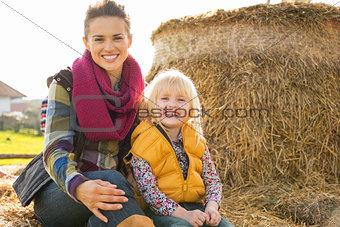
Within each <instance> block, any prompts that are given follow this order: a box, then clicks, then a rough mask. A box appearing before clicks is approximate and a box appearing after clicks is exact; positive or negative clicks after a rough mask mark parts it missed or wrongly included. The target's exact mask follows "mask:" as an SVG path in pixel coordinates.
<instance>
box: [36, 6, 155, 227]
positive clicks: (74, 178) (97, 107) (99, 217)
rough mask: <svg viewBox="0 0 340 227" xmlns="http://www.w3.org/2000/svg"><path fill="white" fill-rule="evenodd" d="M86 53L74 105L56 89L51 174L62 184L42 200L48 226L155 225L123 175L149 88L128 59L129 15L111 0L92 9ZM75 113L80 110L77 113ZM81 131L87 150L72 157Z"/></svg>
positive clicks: (50, 124) (47, 157)
mask: <svg viewBox="0 0 340 227" xmlns="http://www.w3.org/2000/svg"><path fill="white" fill-rule="evenodd" d="M84 31H85V32H84V33H85V36H84V38H83V41H84V43H85V46H86V50H85V52H84V54H83V56H82V57H80V58H78V59H77V60H76V61H74V63H73V65H72V75H73V92H72V104H73V105H71V102H70V100H69V96H68V94H67V91H66V90H65V89H64V88H63V87H62V86H60V85H59V84H58V82H57V81H53V83H52V84H51V87H50V90H49V96H48V97H49V100H48V111H47V121H46V135H45V146H44V155H43V157H44V164H45V169H46V171H47V172H48V173H49V175H50V176H51V178H52V179H53V180H54V181H52V182H51V183H49V184H47V185H46V186H44V188H42V189H41V190H40V191H39V192H38V194H37V195H36V196H35V198H34V211H35V214H36V216H37V218H38V220H39V221H40V222H41V223H42V224H43V225H44V226H84V224H85V223H87V226H128V225H129V226H154V225H153V224H152V221H151V220H150V219H149V218H147V217H146V216H144V213H143V211H142V210H141V209H140V207H139V206H138V204H137V202H136V200H135V198H134V195H133V190H132V188H131V186H130V184H129V183H128V181H127V178H126V177H124V176H123V175H122V174H121V173H120V172H119V171H118V170H121V169H124V168H119V167H120V166H122V165H124V163H123V161H122V160H121V158H120V157H122V156H123V155H122V154H121V153H122V152H123V151H122V150H121V149H120V148H121V146H120V145H121V144H124V142H123V141H124V139H125V138H128V136H127V135H128V133H129V130H130V129H131V127H132V125H133V122H134V120H135V117H136V109H137V108H138V105H139V104H140V98H141V94H142V92H143V89H144V80H143V77H142V75H141V71H140V68H139V66H138V63H137V62H136V61H135V60H134V59H133V58H132V57H131V56H129V54H128V48H129V47H130V46H131V42H132V35H131V34H130V21H129V17H128V15H127V14H126V12H125V11H124V7H123V6H121V5H118V4H116V3H115V2H113V1H110V0H104V1H103V2H102V3H97V4H96V5H94V6H90V7H89V9H88V11H87V13H86V18H85V21H84ZM73 108H74V109H75V111H74V110H73ZM75 131H82V132H83V133H84V135H85V137H86V143H85V144H86V145H85V148H84V149H83V151H82V153H81V156H80V159H79V161H76V160H75V158H74V154H73V153H72V151H73V148H74V146H75V145H76V144H75V143H76V142H75V141H74V139H73V138H74V135H75Z"/></svg>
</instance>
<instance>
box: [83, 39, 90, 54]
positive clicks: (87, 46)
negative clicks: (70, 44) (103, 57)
mask: <svg viewBox="0 0 340 227" xmlns="http://www.w3.org/2000/svg"><path fill="white" fill-rule="evenodd" d="M83 42H84V44H85V47H86V49H87V50H88V51H90V48H89V44H88V43H87V41H86V39H85V37H83Z"/></svg>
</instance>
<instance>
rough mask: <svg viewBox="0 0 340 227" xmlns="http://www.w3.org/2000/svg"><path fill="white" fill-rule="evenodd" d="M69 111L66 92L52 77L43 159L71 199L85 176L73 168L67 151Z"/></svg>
mask: <svg viewBox="0 0 340 227" xmlns="http://www.w3.org/2000/svg"><path fill="white" fill-rule="evenodd" d="M72 114H73V113H71V103H70V98H69V95H68V93H67V92H66V90H65V89H64V88H63V87H62V86H61V85H59V84H57V82H56V81H53V82H52V84H51V86H50V89H49V95H48V107H47V116H46V132H45V141H44V163H45V167H46V170H47V172H48V173H49V174H50V176H51V178H52V179H53V180H54V181H55V182H56V183H57V184H58V185H59V186H60V188H61V189H62V190H63V191H64V192H66V193H68V194H69V195H70V196H71V197H73V198H74V199H75V188H76V187H77V186H78V185H79V184H81V183H83V182H84V181H86V180H87V178H86V177H84V176H83V175H82V174H80V173H78V172H77V171H76V166H77V163H76V162H75V161H73V159H74V155H73V153H71V152H72V151H73V148H74V147H73V136H74V135H75V131H74V128H75V127H76V126H75V124H76V117H75V114H74V115H73V116H72Z"/></svg>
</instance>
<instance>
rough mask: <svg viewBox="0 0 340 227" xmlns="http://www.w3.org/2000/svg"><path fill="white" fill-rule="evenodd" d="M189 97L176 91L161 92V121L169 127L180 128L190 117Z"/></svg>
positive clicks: (158, 101)
mask: <svg viewBox="0 0 340 227" xmlns="http://www.w3.org/2000/svg"><path fill="white" fill-rule="evenodd" d="M189 101H190V100H189V98H187V97H184V96H181V95H179V94H174V93H171V94H169V93H164V92H161V94H160V95H159V97H158V98H157V102H156V104H157V108H161V114H162V116H161V117H160V121H161V122H162V124H163V125H164V126H166V127H168V128H180V127H182V125H183V124H184V123H185V122H186V121H187V120H188V119H189V110H190V103H189Z"/></svg>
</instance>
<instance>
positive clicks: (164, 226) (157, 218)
mask: <svg viewBox="0 0 340 227" xmlns="http://www.w3.org/2000/svg"><path fill="white" fill-rule="evenodd" d="M180 205H181V206H182V207H183V208H185V209H186V210H201V211H203V212H204V208H203V204H200V203H180ZM145 214H146V215H147V216H148V217H149V218H151V219H152V220H153V223H154V224H155V226H157V227H185V226H188V227H190V226H191V225H190V224H189V222H187V221H185V220H184V219H181V218H177V217H172V216H164V215H157V214H155V213H153V212H152V211H151V210H150V209H149V208H148V209H146V210H145ZM207 226H209V225H206V224H204V225H203V227H207ZM218 227H233V225H232V224H231V223H230V222H228V221H227V220H226V219H225V218H224V217H223V216H222V215H221V222H220V224H219V225H218Z"/></svg>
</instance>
